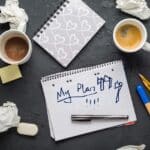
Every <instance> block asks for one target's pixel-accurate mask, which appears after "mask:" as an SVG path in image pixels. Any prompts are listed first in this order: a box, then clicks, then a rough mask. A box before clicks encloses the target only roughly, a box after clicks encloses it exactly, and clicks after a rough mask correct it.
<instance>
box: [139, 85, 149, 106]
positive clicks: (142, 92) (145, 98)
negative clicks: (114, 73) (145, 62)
mask: <svg viewBox="0 0 150 150" xmlns="http://www.w3.org/2000/svg"><path fill="white" fill-rule="evenodd" d="M136 90H137V93H138V94H139V96H140V98H141V101H142V102H143V103H144V104H146V103H148V102H150V98H149V97H148V95H147V94H146V91H145V89H144V87H143V86H142V85H138V86H137V88H136Z"/></svg>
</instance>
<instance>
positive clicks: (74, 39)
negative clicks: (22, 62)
mask: <svg viewBox="0 0 150 150" xmlns="http://www.w3.org/2000/svg"><path fill="white" fill-rule="evenodd" d="M104 23H105V21H104V20H103V19H102V18H101V17H100V16H99V15H97V14H96V13H95V12H94V11H93V10H92V9H91V8H90V7H88V6H87V5H86V4H85V3H84V2H83V1H82V0H65V1H64V2H63V3H62V5H61V6H60V7H59V8H58V10H57V11H56V12H55V13H54V15H53V16H51V17H50V18H49V19H48V21H47V22H46V23H45V24H44V26H43V27H42V28H41V29H40V31H39V32H38V33H37V34H36V35H35V36H34V37H33V40H34V41H35V42H36V43H38V44H39V45H40V46H41V47H42V48H43V49H44V50H45V51H46V52H48V53H49V54H50V55H51V56H53V57H54V58H55V59H56V60H57V61H58V62H59V63H60V64H61V65H62V66H64V67H67V66H68V65H69V63H70V62H71V61H72V60H73V59H74V58H75V56H77V54H78V53H79V52H80V51H81V50H82V49H83V47H84V46H85V45H86V44H87V43H88V42H89V41H90V40H91V39H92V37H93V36H94V35H95V34H96V33H97V32H98V30H99V29H100V28H101V27H102V26H103V24H104Z"/></svg>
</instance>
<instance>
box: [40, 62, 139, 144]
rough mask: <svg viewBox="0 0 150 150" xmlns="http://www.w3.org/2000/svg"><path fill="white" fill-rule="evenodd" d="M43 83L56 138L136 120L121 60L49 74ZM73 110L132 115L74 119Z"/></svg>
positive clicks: (58, 139)
mask: <svg viewBox="0 0 150 150" xmlns="http://www.w3.org/2000/svg"><path fill="white" fill-rule="evenodd" d="M41 83H42V88H43V92H44V96H45V100H46V106H47V113H48V119H49V126H50V132H51V137H52V138H54V140H55V141H60V140H63V139H67V138H70V137H74V136H78V135H82V134H86V133H90V132H95V131H99V130H103V129H107V128H110V127H115V126H119V125H123V124H128V123H130V122H135V121H136V115H135V111H134V107H133V104H132V99H131V96H130V92H129V88H128V84H127V80H126V76H125V72H124V68H123V63H122V61H113V62H110V63H106V64H102V65H97V66H93V67H87V68H82V69H77V70H71V71H66V72H62V73H57V74H53V75H49V76H46V77H43V78H42V80H41ZM72 114H99V115H120V114H122V115H128V116H129V119H128V120H92V121H91V122H72V121H71V115H72Z"/></svg>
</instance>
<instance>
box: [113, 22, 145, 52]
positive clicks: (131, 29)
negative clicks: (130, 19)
mask: <svg viewBox="0 0 150 150" xmlns="http://www.w3.org/2000/svg"><path fill="white" fill-rule="evenodd" d="M115 36H116V40H117V42H118V44H119V45H120V46H121V47H123V48H125V49H127V50H129V51H132V50H133V49H135V48H137V47H138V46H139V45H140V43H141V42H142V34H141V31H140V29H139V28H138V27H136V26H134V25H132V24H126V25H123V26H121V27H119V28H118V30H117V31H116V35H115Z"/></svg>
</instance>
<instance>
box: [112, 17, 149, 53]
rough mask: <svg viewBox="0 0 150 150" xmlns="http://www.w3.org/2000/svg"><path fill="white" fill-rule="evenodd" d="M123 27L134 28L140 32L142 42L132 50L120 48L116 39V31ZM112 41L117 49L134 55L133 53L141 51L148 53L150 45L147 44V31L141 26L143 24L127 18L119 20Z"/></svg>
mask: <svg viewBox="0 0 150 150" xmlns="http://www.w3.org/2000/svg"><path fill="white" fill-rule="evenodd" d="M124 25H133V26H136V27H137V28H138V29H139V30H140V32H141V35H142V40H141V42H140V44H139V45H138V46H137V47H135V48H134V49H131V50H129V49H126V48H124V47H122V46H121V45H120V44H119V43H118V41H117V39H116V32H117V31H118V29H119V28H120V27H122V26H124ZM113 41H114V43H115V45H116V46H117V48H118V49H119V50H121V51H122V52H125V53H134V52H138V51H140V50H142V49H143V50H146V51H149V52H150V43H148V42H147V30H146V28H145V26H144V25H143V23H142V22H140V21H139V20H137V19H133V18H128V19H123V20H121V21H120V22H119V23H118V24H117V25H116V26H115V28H114V31H113Z"/></svg>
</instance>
